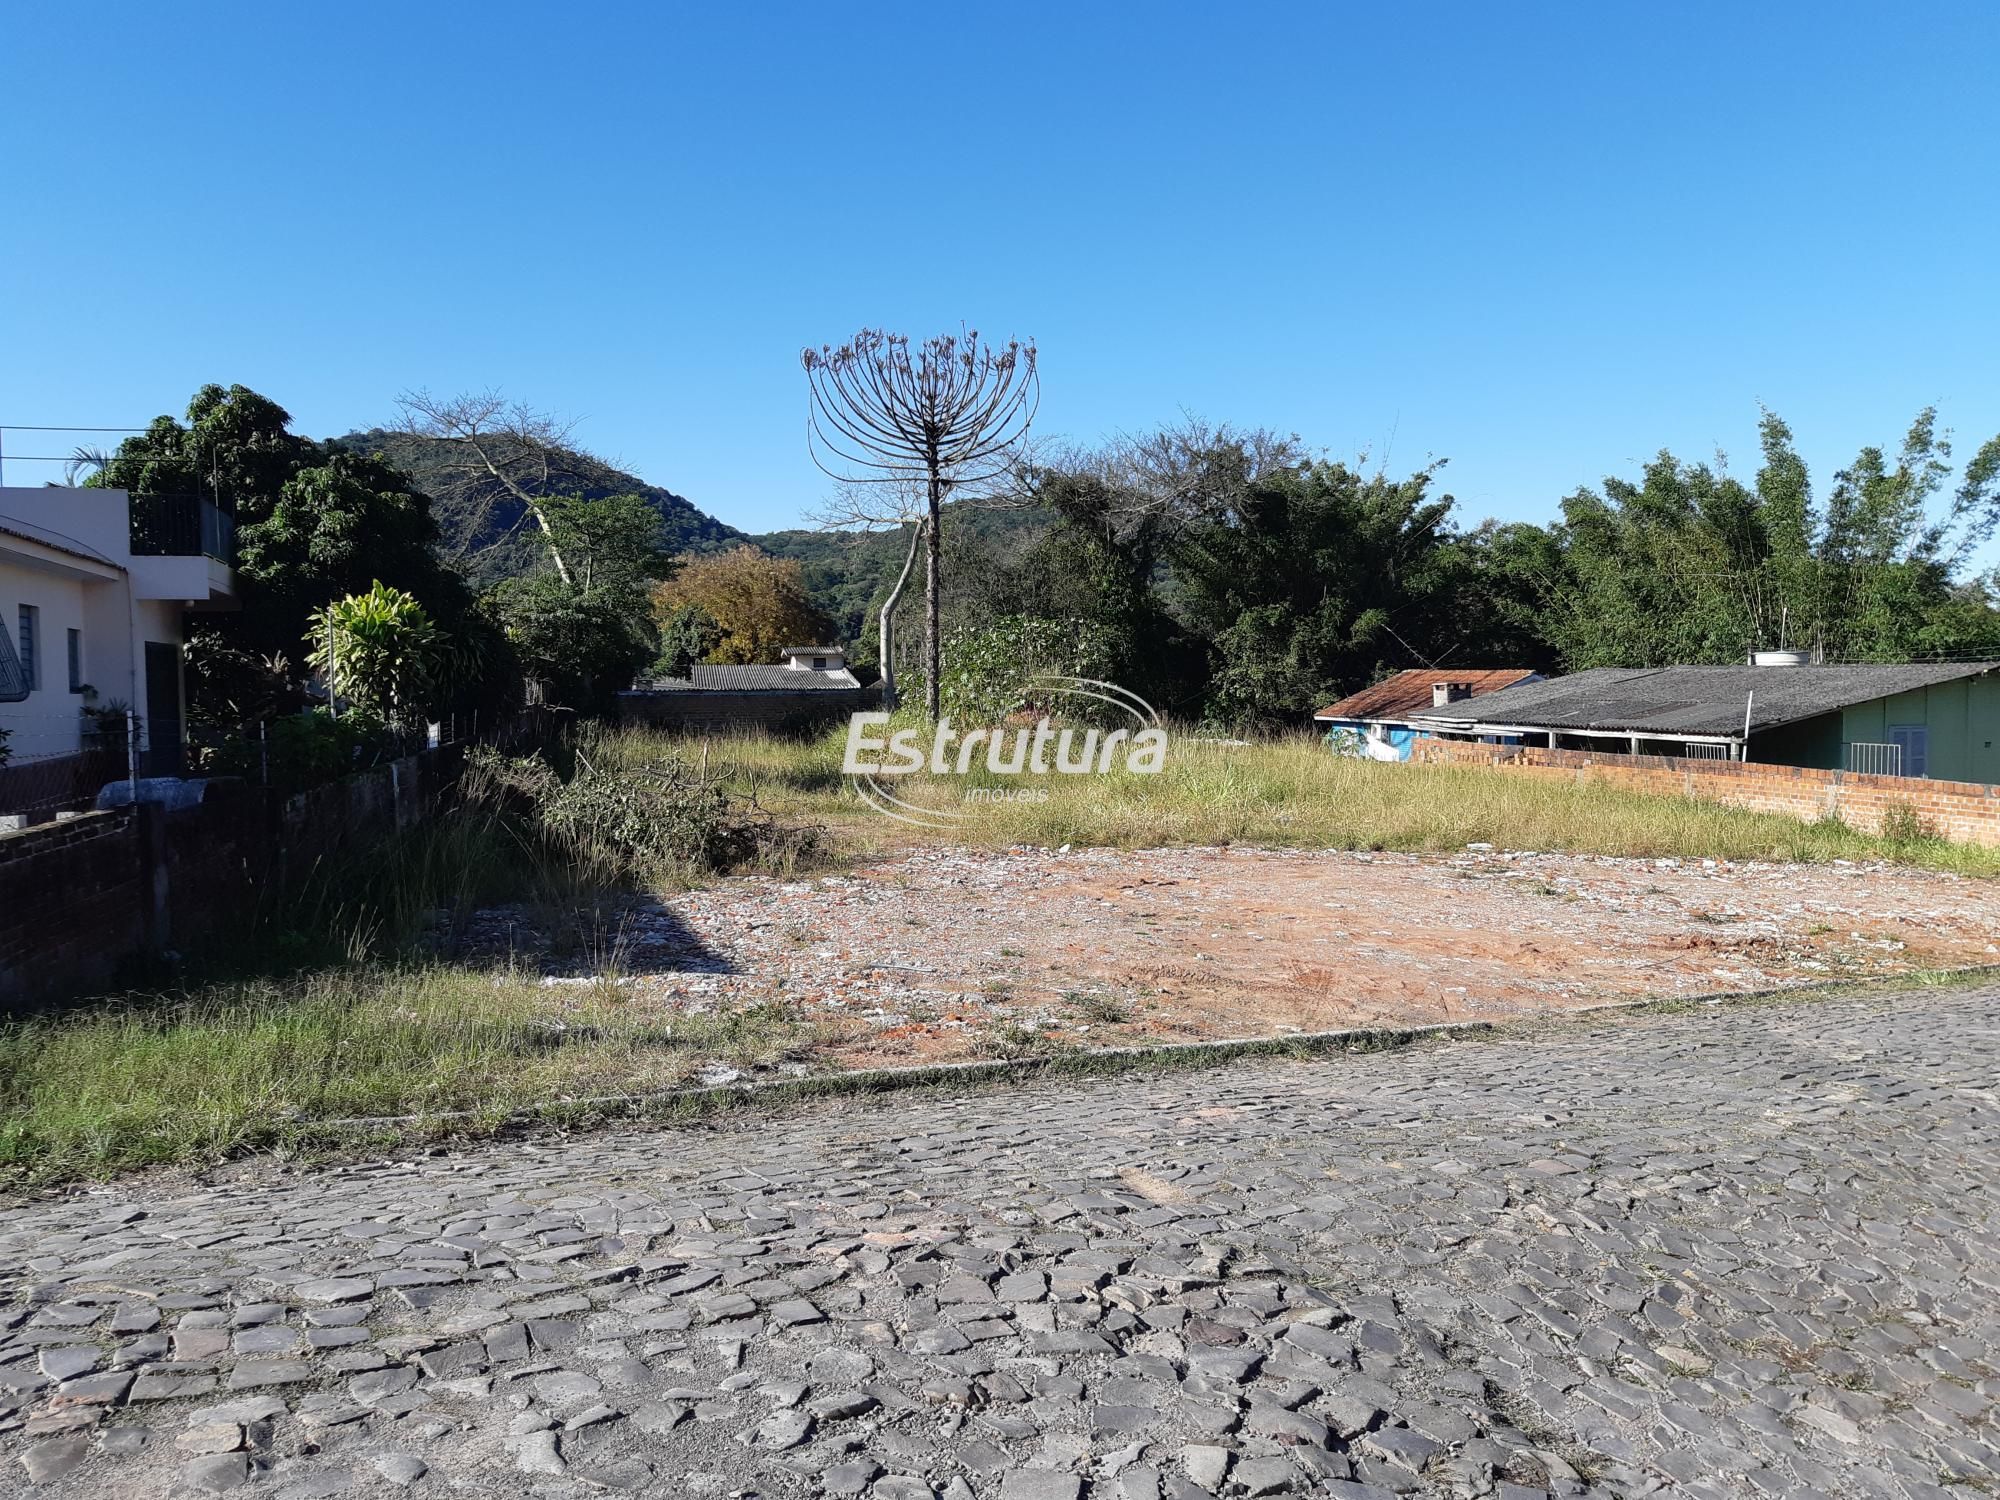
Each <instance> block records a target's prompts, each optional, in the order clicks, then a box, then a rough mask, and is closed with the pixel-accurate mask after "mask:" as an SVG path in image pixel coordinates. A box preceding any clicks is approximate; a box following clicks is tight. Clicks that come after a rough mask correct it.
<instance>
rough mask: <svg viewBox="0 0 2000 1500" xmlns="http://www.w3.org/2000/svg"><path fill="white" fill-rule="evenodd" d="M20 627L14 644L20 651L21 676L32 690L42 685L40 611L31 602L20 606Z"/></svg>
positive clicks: (29, 689)
mask: <svg viewBox="0 0 2000 1500" xmlns="http://www.w3.org/2000/svg"><path fill="white" fill-rule="evenodd" d="M20 618H21V629H20V633H19V634H18V635H16V636H15V638H14V640H15V645H16V647H17V648H18V649H19V651H20V653H21V677H22V680H23V681H25V682H26V683H27V684H28V691H29V692H31V693H32V692H33V691H34V690H35V689H36V688H38V687H40V686H41V685H42V664H41V654H42V630H41V625H42V612H41V611H40V610H39V609H37V608H35V606H34V605H32V604H24V605H22V606H21V616H20Z"/></svg>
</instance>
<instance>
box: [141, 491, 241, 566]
mask: <svg viewBox="0 0 2000 1500" xmlns="http://www.w3.org/2000/svg"><path fill="white" fill-rule="evenodd" d="M132 555H133V556H134V557H212V558H214V559H215V560H216V561H217V562H220V563H228V564H230V565H231V566H232V567H233V566H234V565H235V562H236V517H234V516H232V515H230V514H229V513H228V512H227V511H225V510H223V509H222V508H221V507H220V506H219V505H217V504H216V503H215V502H214V501H212V500H204V499H203V498H202V497H201V496H199V495H134V496H133V497H132Z"/></svg>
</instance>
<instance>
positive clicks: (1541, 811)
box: [604, 730, 2000, 877]
mask: <svg viewBox="0 0 2000 1500" xmlns="http://www.w3.org/2000/svg"><path fill="white" fill-rule="evenodd" d="M843 734H844V731H832V732H829V733H828V734H826V735H824V736H822V737H820V738H817V739H808V740H799V739H788V738H785V737H782V736H774V735H769V734H762V733H754V732H744V733H736V734H725V735H713V736H707V737H695V738H684V739H679V740H676V741H675V742H674V743H676V744H677V745H678V746H680V748H681V749H682V751H683V753H684V754H689V755H694V756H698V757H700V758H701V760H702V762H703V764H704V765H706V766H707V768H708V769H709V770H710V771H711V772H712V773H714V774H715V775H717V776H718V777H720V778H721V779H722V780H723V782H724V783H725V784H726V785H728V786H729V787H730V788H731V789H732V790H734V791H736V792H737V793H739V794H741V795H745V796H750V797H754V798H755V799H756V801H757V803H758V805H759V806H762V807H764V808H767V809H769V810H771V811H773V812H777V813H780V814H783V815H787V816H794V817H810V818H812V819H814V820H816V821H820V822H823V823H827V824H829V825H832V826H834V827H837V828H839V829H840V830H842V831H843V832H844V833H846V834H847V835H848V836H849V837H850V839H851V840H859V841H860V842H861V843H862V844H863V845H867V844H869V843H870V842H871V841H896V840H904V841H907V840H909V839H913V838H928V839H939V840H949V841H953V842H959V843H965V844H970V845H973V846H984V847H1006V846H1009V845H1013V844H1030V845H1038V846H1041V847H1047V848H1055V847H1060V846H1061V845H1063V844H1071V845H1099V846H1109V847H1115V848H1127V849H1132V848H1147V847H1163V846H1172V845H1197V846H1214V845H1222V844H1260V845H1271V846H1274V847H1284V848H1307V849H1353V850H1399V851H1409V852H1433V851H1444V850H1460V849H1463V848H1464V847H1465V846H1466V845H1467V844H1470V843H1490V844H1493V845H1496V846H1497V847H1499V848H1502V849H1536V850H1565V851H1570V852H1574V853H1581V854H1610V855H1633V856H1640V857H1647V858H1668V857H1678V858H1692V859H1702V858H1710V859H1729V860H1775V861H1781V862H1799V863H1811V864H1820V863H1826V862H1829V861H1832V860H1837V859H1847V860H1856V861H1864V860H1886V861H1891V862H1894V863H1898V864H1907V865H1914V866H1920V867H1924V868H1930V869H1938V870H1947V871H1952V872H1955V873H1959V874H1964V875H1974V876H1981V877H1990V876H1993V875H1996V874H2000V849H1988V848H1982V847H1979V846H1976V845H1971V844H1958V843H1952V842H1949V841H1947V840H1944V839H1941V838H1937V837H1934V836H1932V835H1931V834H1929V833H1928V832H1927V831H1925V830H1924V829H1923V828H1922V826H1921V825H1919V824H1916V823H1914V822H1909V823H1907V824H1899V825H1897V826H1895V827H1892V829H1891V830H1890V836H1888V837H1878V836H1876V835H1873V834H1868V833H1863V832H1861V831H1860V830H1858V829H1855V828H1852V827H1850V826H1848V825H1847V824H1845V823H1842V822H1839V821H1837V820H1827V821H1822V822H1816V823H1808V822H1803V821H1801V820H1799V819H1796V818H1789V817H1784V816H1781V815H1778V814H1774V813H1757V812H1748V811H1744V810H1742V809H1739V808H1731V807H1723V806H1721V805H1719V804H1716V803H1712V802H1703V801H1698V800H1693V799H1689V798H1684V797H1659V796H1645V795H1641V794H1638V793H1634V792H1629V791H1624V790H1621V789H1618V788H1615V787H1611V786H1607V785H1604V784H1601V783H1597V782H1593V781H1590V780H1588V779H1586V780H1584V781H1582V782H1577V781H1575V780H1572V779H1567V778H1565V779H1561V780H1558V779H1553V778H1544V777H1530V776H1523V775H1514V774H1510V773H1509V772H1507V771H1504V770H1500V771H1496V770H1492V769H1488V768H1485V767H1478V766H1418V765H1383V764H1378V763H1376V762H1373V761H1364V760H1354V759H1349V758H1345V757H1341V756H1336V755H1333V754H1332V753H1330V752H1329V751H1328V749H1327V748H1326V746H1325V745H1324V744H1323V743H1321V741H1320V740H1319V738H1318V737H1317V736H1313V735H1303V734H1302V735H1296V736H1290V737H1286V738H1280V739H1274V740H1266V741H1261V742H1257V743H1253V744H1248V745H1233V744H1225V743H1220V742H1217V741H1214V740H1204V739H1201V738H1200V737H1198V735H1197V734H1196V733H1195V732H1193V731H1180V732H1177V733H1175V734H1173V735H1172V736H1171V744H1170V749H1169V751H1168V754H1167V764H1166V769H1165V770H1164V771H1162V772H1160V773H1159V774H1157V775H1144V774H1136V775H1135V774H1132V773H1130V772H1127V771H1124V770H1122V769H1120V770H1117V771H1113V772H1111V773H1110V774H1107V775H1101V776H1059V775H1053V774H1052V775H1047V776H1041V777H1013V778H1008V777H996V776H991V775H988V774H986V773H985V772H984V771H983V770H980V771H977V772H975V773H974V774H972V775H970V776H964V777H959V776H933V775H931V774H929V773H928V772H924V773H919V774H917V775H913V776H905V777H899V778H896V780H895V790H896V792H897V794H898V795H899V796H902V797H904V798H906V799H907V800H909V801H912V802H917V803H920V804H927V805H937V806H943V807H949V808H950V809H952V810H953V811H955V812H958V813H961V814H963V817H962V819H961V820H960V821H959V823H958V824H957V826H956V827H955V828H954V829H953V830H951V831H950V832H949V833H945V832H938V833H927V832H922V831H919V830H916V829H912V828H909V827H907V826H906V825H903V824H896V823H890V822H889V821H888V820H886V819H883V818H881V817H879V816H878V815H877V814H875V813H873V812H871V811H870V810H869V809H868V808H866V807H865V806H863V805H862V803H861V802H860V800H859V799H858V798H856V797H855V795H854V794H853V792H852V791H850V790H849V789H848V786H847V784H846V779H845V778H844V777H843V776H842V775H841V771H840V758H841V749H842V744H843ZM663 738H665V737H664V736H662V735H661V734H660V732H658V731H647V730H627V731H624V732H623V733H622V734H619V735H615V736H607V739H606V741H605V742H604V743H605V745H606V746H607V749H609V747H612V746H615V747H616V749H615V750H612V751H611V752H610V753H615V754H619V755H623V756H629V757H631V758H632V759H634V760H638V759H642V758H644V757H645V756H646V755H648V754H652V753H657V748H658V746H659V744H660V742H661V741H662V739H663ZM1024 783H1027V784H1032V785H1034V786H1036V787H1038V788H1040V789H1042V790H1044V791H1046V792H1047V793H1048V799H1047V800H1046V801H1043V802H964V801H962V800H961V799H962V794H963V793H964V792H965V791H966V790H968V789H969V788H972V787H989V788H1001V787H1006V786H1018V785H1022V784H1024Z"/></svg>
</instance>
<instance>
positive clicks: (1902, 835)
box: [1882, 800, 1938, 844]
mask: <svg viewBox="0 0 2000 1500" xmlns="http://www.w3.org/2000/svg"><path fill="white" fill-rule="evenodd" d="M1937 836H1938V831H1937V825H1936V824H1934V823H1932V822H1931V821H1930V819H1928V818H1926V817H1924V816H1923V815H1922V814H1921V813H1919V812H1918V811H1917V810H1916V808H1915V807H1913V806H1912V805H1911V804H1909V803H1908V802H1904V801H1900V800H1898V801H1894V802H1891V803H1889V805H1888V806H1886V807H1884V808H1883V809H1882V837H1883V838H1885V839H1887V840H1888V841H1889V842H1890V843H1892V844H1922V843H1928V842H1930V841H1931V840H1933V839H1935V838H1937Z"/></svg>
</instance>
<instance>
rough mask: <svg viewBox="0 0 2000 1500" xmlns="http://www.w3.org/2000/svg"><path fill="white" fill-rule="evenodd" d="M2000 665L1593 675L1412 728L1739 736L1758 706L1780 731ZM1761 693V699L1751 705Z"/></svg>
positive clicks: (1462, 708) (1476, 703) (1489, 699)
mask: <svg viewBox="0 0 2000 1500" xmlns="http://www.w3.org/2000/svg"><path fill="white" fill-rule="evenodd" d="M1996 667H2000V662H1990V661H1987V662H1950V663H1943V662H1913V663H1909V664H1897V665H1887V666H1843V667H1640V668H1626V667H1593V668H1592V669H1590V670H1589V671H1586V672H1576V673H1572V674H1571V675H1570V676H1568V677H1554V678H1550V679H1548V680H1547V681H1544V682H1525V683H1522V684H1521V685H1520V686H1519V687H1510V688H1504V689H1502V690H1501V691H1500V692H1497V693H1488V694H1486V695H1485V696H1483V697H1479V698H1474V699H1470V700H1468V701H1465V702H1461V703H1453V704H1451V705H1449V706H1447V707H1444V708H1432V709H1424V710H1420V711H1418V712H1416V713H1413V714H1411V715H1410V718H1411V719H1412V721H1414V722H1417V723H1422V724H1432V725H1436V726H1438V727H1440V728H1443V727H1445V726H1447V725H1450V724H1510V725H1511V724H1518V725H1522V726H1525V727H1529V728H1544V729H1614V730H1616V729H1623V730H1632V731H1635V732H1639V733H1647V732H1655V733H1659V734H1664V735H1673V734H1714V735H1736V734H1741V733H1742V732H1743V709H1744V705H1745V702H1746V700H1748V701H1749V705H1750V728H1751V730H1752V732H1753V733H1754V732H1755V731H1757V730H1760V729H1775V728H1776V727H1777V726H1779V725H1780V724H1792V723H1796V722H1798V721H1799V720H1800V719H1810V718H1815V717H1817V716H1818V715H1820V714H1825V713H1833V712H1835V711H1836V710H1839V709H1842V708H1846V707H1848V706H1850V705H1852V704H1856V703H1867V702H1869V701H1870V700H1872V699H1875V698H1886V697H1888V696H1890V695H1891V694H1893V693H1906V692H1909V691H1911V690H1912V689H1914V688H1923V687H1930V686H1932V685H1933V684H1935V683H1940V682H1955V681H1957V680H1958V679H1959V678H1961V677H1977V676H1979V675H1981V674H1982V673H1985V672H1991V671H1993V670H1994V669H1995V668H1996ZM1753 693H1754V694H1755V697H1754V699H1753V698H1751V695H1752V694H1753Z"/></svg>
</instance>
